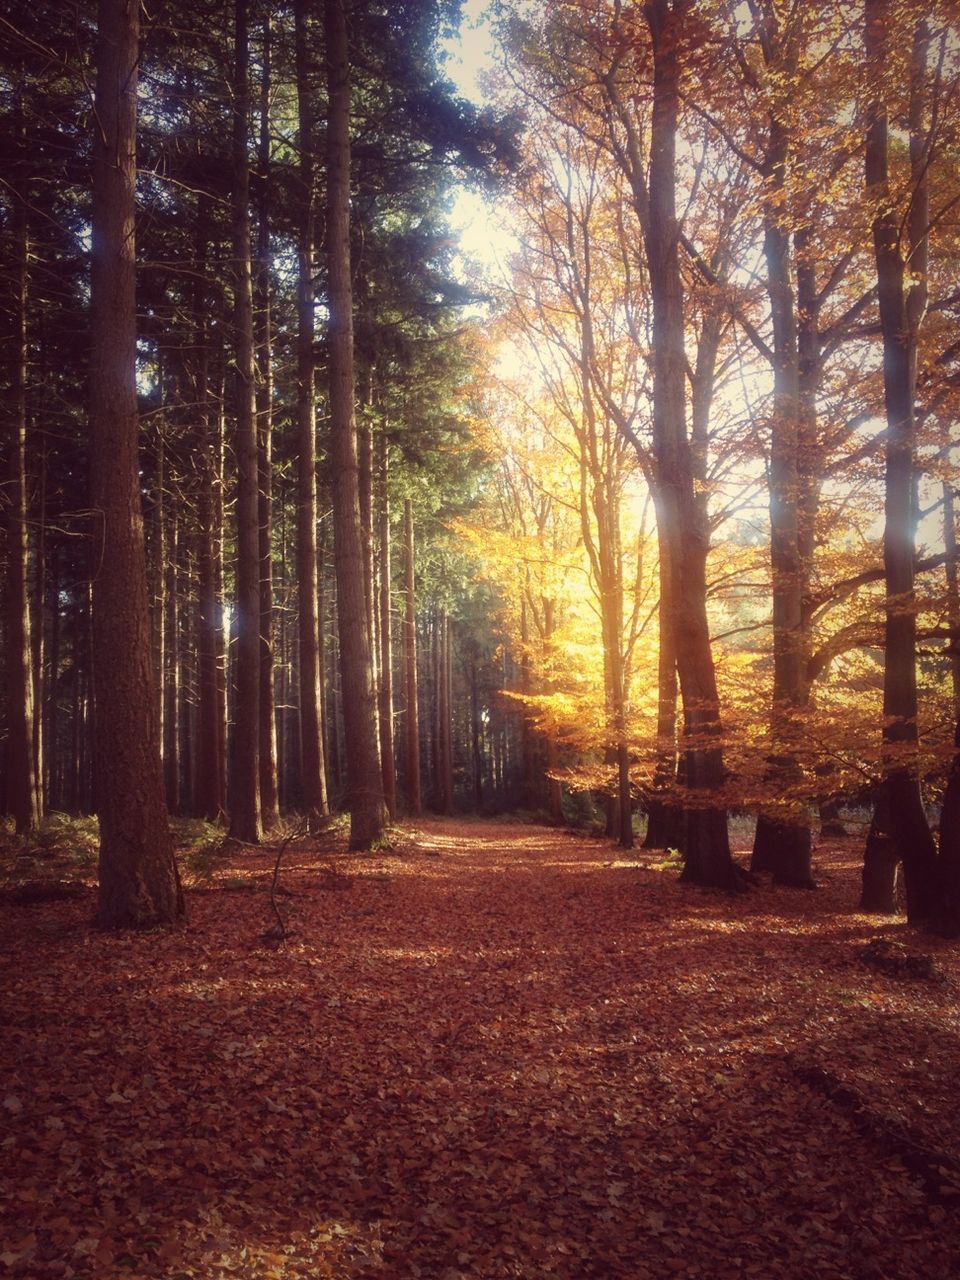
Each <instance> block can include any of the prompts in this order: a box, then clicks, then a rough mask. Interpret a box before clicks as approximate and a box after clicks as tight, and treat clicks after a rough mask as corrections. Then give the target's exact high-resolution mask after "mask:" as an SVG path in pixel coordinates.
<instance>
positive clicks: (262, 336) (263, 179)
mask: <svg viewBox="0 0 960 1280" xmlns="http://www.w3.org/2000/svg"><path fill="white" fill-rule="evenodd" d="M270 55H271V32H270V15H269V13H268V14H267V15H266V16H265V17H264V20H263V64H262V74H261V78H260V140H259V146H258V149H257V168H258V170H259V178H260V196H259V201H258V208H257V375H258V376H257V393H256V395H257V450H258V464H259V466H258V469H259V483H260V496H259V504H258V505H259V519H260V537H259V552H260V810H261V817H262V820H263V825H264V827H265V828H266V829H267V830H268V831H269V830H271V829H272V828H274V827H275V826H276V825H277V824H278V822H279V821H280V807H279V800H278V794H277V708H276V694H275V690H274V671H273V666H274V663H273V622H274V619H273V612H274V610H273V334H272V328H271V326H272V316H271V299H270V266H271V246H270V183H271V174H270V84H271V77H270Z"/></svg>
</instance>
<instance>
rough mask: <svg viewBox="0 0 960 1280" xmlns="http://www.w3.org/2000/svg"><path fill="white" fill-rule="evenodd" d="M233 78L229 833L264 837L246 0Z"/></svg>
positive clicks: (248, 839)
mask: <svg viewBox="0 0 960 1280" xmlns="http://www.w3.org/2000/svg"><path fill="white" fill-rule="evenodd" d="M234 16H235V41H234V76H233V201H232V220H233V221H232V241H233V273H232V274H233V323H234V344H235V355H236V383H235V388H236V415H237V416H236V431H235V435H234V453H235V455H236V460H237V574H236V577H237V590H236V614H235V618H236V635H237V699H236V707H235V711H234V727H233V744H232V751H231V758H230V795H229V809H230V835H231V836H232V837H233V838H234V839H236V840H242V841H244V842H245V843H247V844H259V843H260V841H261V839H262V838H263V826H262V821H261V809H260V472H259V458H258V451H257V415H256V405H255V375H254V358H253V356H254V351H253V282H252V278H251V263H250V209H249V194H250V165H249V159H248V156H247V132H248V126H247V112H248V108H249V101H250V84H249V65H248V64H249V50H248V39H249V34H248V30H247V0H235V7H234Z"/></svg>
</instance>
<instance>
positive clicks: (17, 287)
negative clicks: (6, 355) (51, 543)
mask: <svg viewBox="0 0 960 1280" xmlns="http://www.w3.org/2000/svg"><path fill="white" fill-rule="evenodd" d="M16 124H17V132H18V134H19V139H18V140H19V142H20V144H21V146H24V145H25V138H24V134H23V113H22V109H21V107H20V105H19V103H18V105H17V121H16ZM23 185H24V186H25V183H24V184H23ZM26 199H27V193H26V191H25V190H19V189H18V190H16V191H14V193H13V237H12V239H13V243H14V251H15V254H16V258H15V263H14V269H13V273H12V277H13V283H14V294H15V297H14V299H13V303H14V305H13V308H12V317H13V329H14V332H13V341H12V342H11V344H10V347H9V351H10V355H11V362H12V365H13V369H12V374H13V377H12V392H13V394H12V400H13V412H12V414H11V416H10V438H9V442H8V449H7V460H8V461H7V476H6V481H7V483H6V485H5V490H6V492H5V493H4V495H3V499H4V500H3V505H4V507H5V512H4V514H5V517H6V519H5V524H6V543H7V545H6V552H7V557H6V558H7V571H6V581H5V584H4V586H5V591H4V596H5V600H4V636H3V640H4V652H5V658H6V709H7V752H6V769H5V773H6V809H7V812H8V813H9V814H10V815H11V816H12V817H13V820H14V823H15V825H16V830H17V831H18V832H19V833H23V832H26V831H30V830H31V829H33V828H34V827H36V826H37V824H38V823H39V821H40V806H39V798H38V793H37V757H36V745H37V744H36V741H35V738H34V714H35V711H34V693H35V690H34V681H33V649H32V645H31V638H30V599H29V591H28V564H29V561H28V555H29V548H28V541H27V517H28V509H27V380H28V373H29V370H28V350H29V349H28V346H27V301H28V274H27V270H28V261H29V254H30V246H29V232H28V226H27V204H26Z"/></svg>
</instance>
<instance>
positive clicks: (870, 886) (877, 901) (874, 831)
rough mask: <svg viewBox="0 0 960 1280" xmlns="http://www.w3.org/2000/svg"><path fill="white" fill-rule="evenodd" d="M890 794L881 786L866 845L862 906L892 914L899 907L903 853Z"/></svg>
mask: <svg viewBox="0 0 960 1280" xmlns="http://www.w3.org/2000/svg"><path fill="white" fill-rule="evenodd" d="M892 831H893V828H892V825H891V819H890V797H889V795H888V793H887V792H886V790H885V788H884V787H883V786H881V787H880V788H879V790H878V795H877V800H876V804H875V806H874V810H873V817H872V818H871V820H870V830H869V831H868V833H867V845H866V849H865V851H864V857H863V878H862V887H861V893H860V910H861V911H869V912H876V913H877V914H878V915H887V916H893V915H896V914H897V912H898V911H899V909H900V907H899V903H898V901H897V896H898V889H899V881H900V855H899V853H898V852H897V844H896V841H895V840H894V838H893V834H892Z"/></svg>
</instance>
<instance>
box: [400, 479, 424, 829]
mask: <svg viewBox="0 0 960 1280" xmlns="http://www.w3.org/2000/svg"><path fill="white" fill-rule="evenodd" d="M403 530H404V538H403V572H404V586H405V596H406V599H405V601H404V618H403V678H404V681H403V682H404V694H405V697H404V711H405V719H406V734H407V738H406V741H407V751H406V756H407V759H406V764H407V772H406V781H407V813H408V815H409V816H410V817H411V818H419V817H420V813H421V810H422V807H423V801H422V799H421V795H420V715H419V711H418V708H417V602H416V590H415V582H414V561H413V504H412V502H411V501H410V499H409V498H406V499H405V500H404V503H403Z"/></svg>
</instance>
